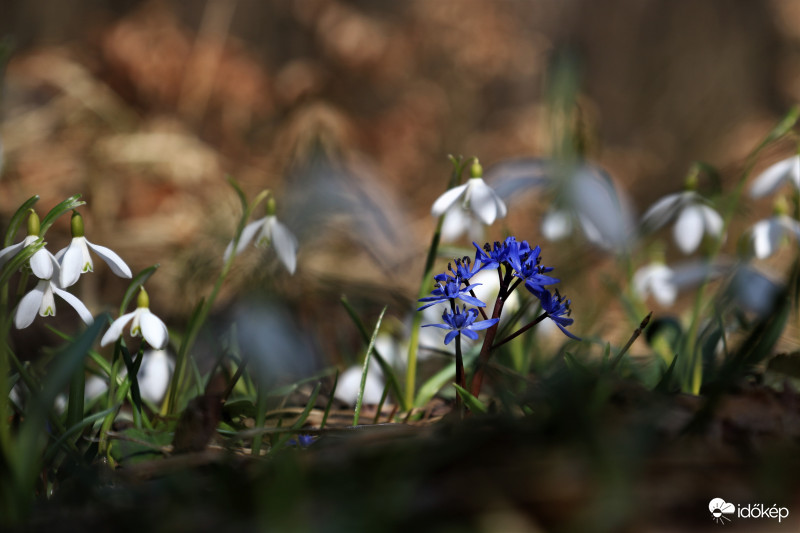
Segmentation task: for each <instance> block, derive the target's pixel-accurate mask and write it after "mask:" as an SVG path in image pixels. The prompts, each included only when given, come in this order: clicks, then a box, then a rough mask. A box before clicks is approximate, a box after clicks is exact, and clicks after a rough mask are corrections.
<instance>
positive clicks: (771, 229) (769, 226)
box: [753, 219, 783, 259]
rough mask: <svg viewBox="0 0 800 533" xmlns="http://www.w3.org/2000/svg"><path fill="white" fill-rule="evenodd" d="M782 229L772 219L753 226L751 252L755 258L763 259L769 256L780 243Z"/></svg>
mask: <svg viewBox="0 0 800 533" xmlns="http://www.w3.org/2000/svg"><path fill="white" fill-rule="evenodd" d="M782 235H783V228H781V226H780V224H776V223H775V222H774V221H773V219H768V220H762V221H760V222H757V223H756V224H755V225H754V226H753V250H754V251H755V254H756V257H757V258H759V259H764V258H766V257H769V256H771V255H772V254H773V253H774V252H775V249H776V248H777V247H778V244H779V243H780V238H781V236H782Z"/></svg>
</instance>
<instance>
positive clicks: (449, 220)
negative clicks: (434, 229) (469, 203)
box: [442, 203, 484, 242]
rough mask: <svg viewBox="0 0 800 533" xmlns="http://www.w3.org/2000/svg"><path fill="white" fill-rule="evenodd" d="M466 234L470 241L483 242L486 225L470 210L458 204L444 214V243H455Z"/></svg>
mask: <svg viewBox="0 0 800 533" xmlns="http://www.w3.org/2000/svg"><path fill="white" fill-rule="evenodd" d="M465 233H466V235H467V238H468V239H470V240H473V241H480V240H483V234H484V225H483V222H481V221H480V220H479V219H477V218H475V216H473V215H472V213H471V212H470V211H469V210H467V209H464V207H463V205H462V204H461V203H456V204H454V205H453V206H452V207H450V209H448V210H447V211H446V212H445V214H444V221H443V222H442V241H444V242H450V241H454V240H456V239H458V238H459V237H461V236H462V235H464V234H465Z"/></svg>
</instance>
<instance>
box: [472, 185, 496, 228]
mask: <svg viewBox="0 0 800 533" xmlns="http://www.w3.org/2000/svg"><path fill="white" fill-rule="evenodd" d="M467 194H468V198H467V201H468V202H469V209H470V211H472V212H473V213H474V214H475V215H476V216H477V217H478V218H479V219H480V220H481V222H483V223H484V224H486V225H487V226H489V225H491V224H492V223H494V221H495V219H496V218H497V203H498V201H500V202H502V201H501V200H500V199H499V198H497V195H496V194H495V193H494V191H493V190H492V189H491V187H489V186H488V185H486V183H484V181H483V180H482V179H481V178H470V179H469V191H468V193H467ZM504 208H505V206H504Z"/></svg>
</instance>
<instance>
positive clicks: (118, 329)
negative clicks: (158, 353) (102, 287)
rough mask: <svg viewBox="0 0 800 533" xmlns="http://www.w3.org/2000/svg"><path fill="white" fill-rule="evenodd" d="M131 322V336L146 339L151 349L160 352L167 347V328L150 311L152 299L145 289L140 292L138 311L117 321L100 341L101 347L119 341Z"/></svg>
mask: <svg viewBox="0 0 800 533" xmlns="http://www.w3.org/2000/svg"><path fill="white" fill-rule="evenodd" d="M129 322H132V324H131V335H132V336H134V337H136V336H142V337H144V340H145V341H147V344H149V345H150V347H151V348H155V349H156V350H160V349H162V348H164V347H165V346H166V345H167V342H168V341H169V332H168V331H167V326H166V325H165V324H164V322H162V320H161V319H160V318H158V317H157V316H156V315H154V314H153V313H152V312H151V311H150V298H149V297H148V296H147V292H146V291H145V290H144V287H142V288H141V289H140V290H139V297H138V300H137V307H136V310H135V311H133V312H132V313H127V314H124V315H122V316H121V317H119V318H118V319H116V320H115V321H114V322H113V323H112V324H111V327H110V328H108V331H106V333H105V335H103V338H102V339H100V346H105V345H107V344H110V343H112V342H114V341H116V340H117V339H119V338H120V337H121V336H122V330H123V329H124V328H125V326H127V325H128V323H129Z"/></svg>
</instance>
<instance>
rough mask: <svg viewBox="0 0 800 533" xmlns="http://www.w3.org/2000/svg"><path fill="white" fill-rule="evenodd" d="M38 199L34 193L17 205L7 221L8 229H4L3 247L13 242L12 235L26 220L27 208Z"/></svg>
mask: <svg viewBox="0 0 800 533" xmlns="http://www.w3.org/2000/svg"><path fill="white" fill-rule="evenodd" d="M38 201H39V195H38V194H35V195H33V196H31V197H30V198H28V199H27V200H25V202H24V203H23V204H22V205H21V206H19V209H17V211H16V213H14V214H13V215H12V216H11V220H9V221H8V229H6V236H5V239H4V240H3V247H8V246H11V245H12V244H13V243H14V236H15V235H16V234H17V231H19V228H20V226H22V223H23V222H24V221H25V220H26V217H27V216H28V209H30V208H31V207H33V206H34V204H36V202H38Z"/></svg>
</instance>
